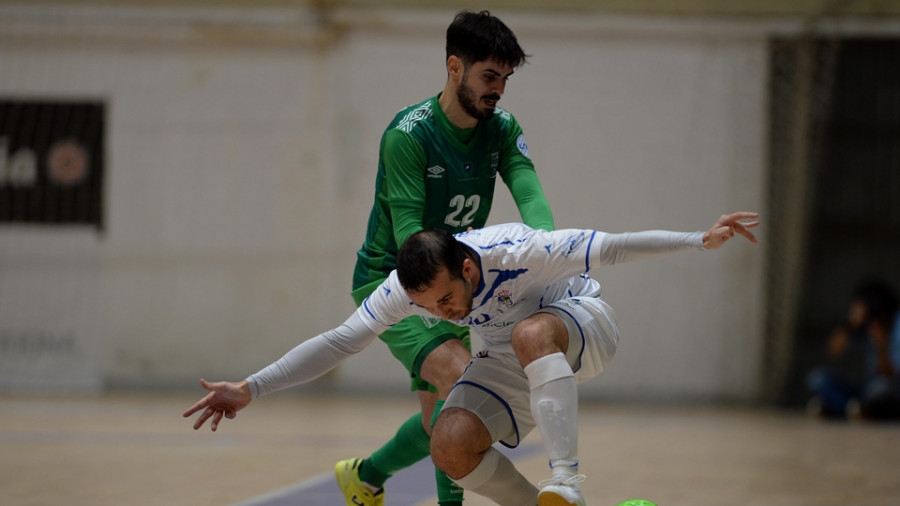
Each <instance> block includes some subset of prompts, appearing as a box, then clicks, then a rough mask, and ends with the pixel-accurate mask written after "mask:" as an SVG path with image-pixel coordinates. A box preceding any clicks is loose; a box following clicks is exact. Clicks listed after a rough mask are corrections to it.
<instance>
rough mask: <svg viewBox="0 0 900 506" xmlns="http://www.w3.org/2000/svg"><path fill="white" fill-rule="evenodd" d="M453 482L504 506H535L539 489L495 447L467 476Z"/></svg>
mask: <svg viewBox="0 0 900 506" xmlns="http://www.w3.org/2000/svg"><path fill="white" fill-rule="evenodd" d="M453 481H455V482H456V484H457V485H459V486H460V487H462V488H464V489H466V490H470V491H472V492H475V493H476V494H478V495H483V496H484V497H487V498H488V499H491V500H492V501H494V502H495V503H497V504H501V505H504V506H534V505H535V504H536V503H537V495H538V489H537V488H536V487H535V486H534V485H532V484H531V482H529V481H528V480H527V479H526V478H525V477H524V476H522V474H521V473H520V472H519V471H517V470H516V467H515V466H514V465H513V463H512V462H511V461H510V460H509V459H508V458H506V456H505V455H503V454H502V453H500V452H499V451H497V450H496V449H494V448H489V449H488V451H487V452H486V453H485V454H484V458H482V459H481V462H480V463H479V464H478V465H477V466H475V469H472V471H471V472H470V473H469V474H467V475H465V476H463V477H462V478H460V479H458V480H453Z"/></svg>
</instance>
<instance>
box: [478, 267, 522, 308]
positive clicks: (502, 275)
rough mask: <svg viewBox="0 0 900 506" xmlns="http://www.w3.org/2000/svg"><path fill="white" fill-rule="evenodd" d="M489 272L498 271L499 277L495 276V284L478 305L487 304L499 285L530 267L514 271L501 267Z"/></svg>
mask: <svg viewBox="0 0 900 506" xmlns="http://www.w3.org/2000/svg"><path fill="white" fill-rule="evenodd" d="M488 272H496V273H497V277H496V278H494V284H493V285H491V288H490V289H489V290H488V292H487V293H486V294H484V298H483V299H481V303H480V304H478V307H481V306H483V305H485V304H486V303H487V301H489V300H490V299H491V298H492V297H493V296H494V292H495V291H496V290H497V287H499V286H500V284H501V283H503V282H505V281H510V280H513V279H516V278H517V277H519V276H520V275H522V274H525V273H526V272H528V269H516V270H514V271H501V270H499V269H491V270H489V271H488ZM472 309H473V310H474V309H475V308H474V307H473V308H472Z"/></svg>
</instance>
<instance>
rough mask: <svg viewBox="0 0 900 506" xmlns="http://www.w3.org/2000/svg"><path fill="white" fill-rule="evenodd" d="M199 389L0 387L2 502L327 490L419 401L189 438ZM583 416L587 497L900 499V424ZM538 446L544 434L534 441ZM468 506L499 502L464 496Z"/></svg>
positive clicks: (676, 411) (378, 402)
mask: <svg viewBox="0 0 900 506" xmlns="http://www.w3.org/2000/svg"><path fill="white" fill-rule="evenodd" d="M200 394H201V392H200V391H199V390H198V391H197V392H196V394H185V393H178V394H147V393H136V394H123V393H118V394H112V395H103V396H99V397H83V398H72V397H58V398H55V397H54V398H51V397H21V396H8V395H7V396H0V504H3V505H65V506H79V505H91V506H95V505H132V506H141V505H223V504H226V505H227V504H237V503H244V504H248V502H247V501H253V500H254V498H260V497H265V496H266V495H267V494H271V493H272V492H273V491H277V490H280V489H284V488H285V487H291V486H296V485H297V484H303V483H305V482H316V481H317V482H320V483H321V484H323V486H325V487H326V488H327V489H328V490H331V488H330V487H331V485H330V484H333V478H331V473H332V469H333V466H334V463H335V462H336V461H337V460H340V459H343V458H348V457H353V456H365V455H368V453H369V452H370V451H372V450H373V449H375V448H376V447H377V446H379V445H380V444H381V443H382V442H383V441H384V440H385V439H386V438H388V437H389V436H390V435H391V434H393V431H394V430H395V428H396V427H397V426H398V425H399V423H400V422H401V421H403V420H404V419H406V418H407V417H408V416H409V415H410V414H411V413H412V412H413V410H415V409H416V407H415V406H416V404H415V400H414V398H413V397H412V396H411V395H410V396H409V398H406V397H384V398H382V397H331V398H328V397H323V396H310V395H308V394H302V395H301V394H291V393H281V394H275V395H272V396H269V397H266V398H264V399H260V400H258V401H254V404H252V405H251V406H250V407H249V408H248V409H247V410H245V411H243V412H241V413H240V414H239V415H238V417H237V419H236V420H233V421H226V422H225V423H224V424H223V425H222V426H221V427H220V429H219V431H218V432H216V433H211V432H210V431H209V430H208V429H207V430H202V431H199V432H194V431H193V430H192V429H191V423H192V422H191V421H189V420H185V419H183V418H182V417H181V413H182V411H183V410H184V409H185V408H186V407H188V406H189V405H190V404H192V403H193V402H194V401H195V400H196V399H197V398H199V396H200ZM579 421H580V424H581V436H580V459H581V471H582V472H583V473H584V474H586V475H587V477H588V479H587V481H585V482H584V483H583V490H584V491H585V496H586V497H587V502H588V504H592V505H608V506H614V505H616V504H618V503H619V502H621V501H624V500H626V499H634V498H643V499H648V500H652V501H654V502H656V503H657V504H659V505H660V506H677V505H684V506H722V505H747V506H750V505H758V506H803V505H808V506H829V505H834V506H849V505H860V506H863V505H865V506H876V505H884V506H887V505H900V425H897V424H866V423H836V422H823V421H821V420H814V419H809V418H806V417H805V416H804V415H803V414H801V413H785V412H779V411H775V410H766V409H748V408H733V407H732V408H728V407H708V406H706V407H698V406H686V407H677V406H641V405H622V404H605V403H587V402H583V403H582V406H581V415H580V418H579ZM539 442H540V440H539V436H538V435H537V433H536V432H535V433H533V434H531V435H530V436H529V437H528V439H526V441H525V443H526V444H532V445H537V444H539ZM535 448H537V447H536V446H535ZM517 465H518V466H519V468H520V469H521V470H522V471H523V472H524V473H525V474H526V475H527V476H529V477H530V478H532V480H533V481H535V482H536V481H538V480H540V479H543V478H545V477H546V471H545V468H546V458H545V457H544V456H543V452H541V451H536V452H533V453H532V454H531V456H529V457H527V458H524V459H521V460H519V461H517ZM399 476H400V475H398V476H395V477H394V478H393V479H392V481H389V482H388V488H387V496H386V497H387V501H386V504H387V505H388V506H390V505H391V504H392V501H391V497H392V495H391V492H392V489H391V487H392V486H394V487H399V488H395V489H394V492H395V497H398V493H399V492H400V491H401V489H402V488H403V487H404V486H408V485H409V481H408V480H407V481H406V482H405V483H406V485H404V482H403V480H402V479H399ZM395 480H396V482H395ZM334 490H337V489H336V486H334ZM300 497H304V496H302V495H301V496H300ZM337 497H339V496H337ZM435 503H436V500H435V499H434V498H433V497H432V498H430V499H425V500H423V501H421V502H420V503H417V504H416V506H422V505H426V504H435ZM258 504H266V503H265V502H262V503H258ZM297 504H301V505H307V506H312V505H319V504H322V503H321V501H320V502H315V501H313V500H312V499H311V498H310V499H301V500H298V501H297ZM466 504H467V505H468V506H482V505H487V504H489V503H488V502H487V501H485V500H484V499H483V498H479V497H477V496H474V495H472V494H469V495H468V496H467V500H466ZM334 506H342V504H341V502H340V501H337V502H335V503H334Z"/></svg>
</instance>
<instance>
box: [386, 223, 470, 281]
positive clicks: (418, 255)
mask: <svg viewBox="0 0 900 506" xmlns="http://www.w3.org/2000/svg"><path fill="white" fill-rule="evenodd" d="M465 259H466V247H465V246H463V245H462V243H460V242H459V241H457V240H456V238H455V237H453V236H452V235H450V232H447V231H446V230H440V229H434V228H432V229H426V230H420V231H418V232H416V233H415V234H413V235H411V236H409V238H408V239H406V241H405V242H404V243H403V246H401V247H400V251H399V252H397V277H398V278H400V284H401V285H402V286H403V289H404V290H406V291H408V292H421V291H424V290H427V289H428V287H429V286H431V283H432V282H434V279H435V278H436V277H437V274H438V272H440V270H441V269H447V273H448V274H449V275H450V279H462V267H463V260H465Z"/></svg>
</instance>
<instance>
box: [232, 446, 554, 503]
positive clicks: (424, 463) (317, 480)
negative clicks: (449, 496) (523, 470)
mask: <svg viewBox="0 0 900 506" xmlns="http://www.w3.org/2000/svg"><path fill="white" fill-rule="evenodd" d="M498 448H499V449H500V451H501V452H503V453H504V454H505V455H506V456H507V457H509V458H510V460H513V461H516V460H520V459H523V458H527V457H530V456H531V455H533V454H535V453H537V452H539V451H541V446H540V445H539V444H536V443H532V444H524V445H522V446H520V447H519V448H514V449H509V448H505V447H502V446H498ZM385 493H386V494H387V496H386V497H387V499H388V500H389V501H390V504H391V506H415V505H416V504H419V503H420V502H422V501H425V500H427V499H429V498H431V497H434V496H435V495H436V492H435V489H434V465H433V464H432V463H431V457H428V458H425V459H424V460H421V461H419V462H418V463H416V464H415V465H413V466H411V467H408V468H406V469H404V470H402V471H400V472H398V473H397V474H395V475H394V476H393V477H392V478H391V479H390V480H388V482H387V484H386V486H385ZM339 504H344V496H343V495H341V491H340V489H338V486H337V481H335V478H334V473H333V472H329V473H325V474H321V475H319V476H316V477H314V478H311V479H309V480H306V481H304V482H301V483H298V484H296V485H291V486H289V487H286V488H283V489H280V490H275V491H273V492H270V493H268V494H264V495H261V496H259V497H254V498H253V499H250V500H247V501H244V502H241V503H238V504H235V505H234V506H335V505H339Z"/></svg>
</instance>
